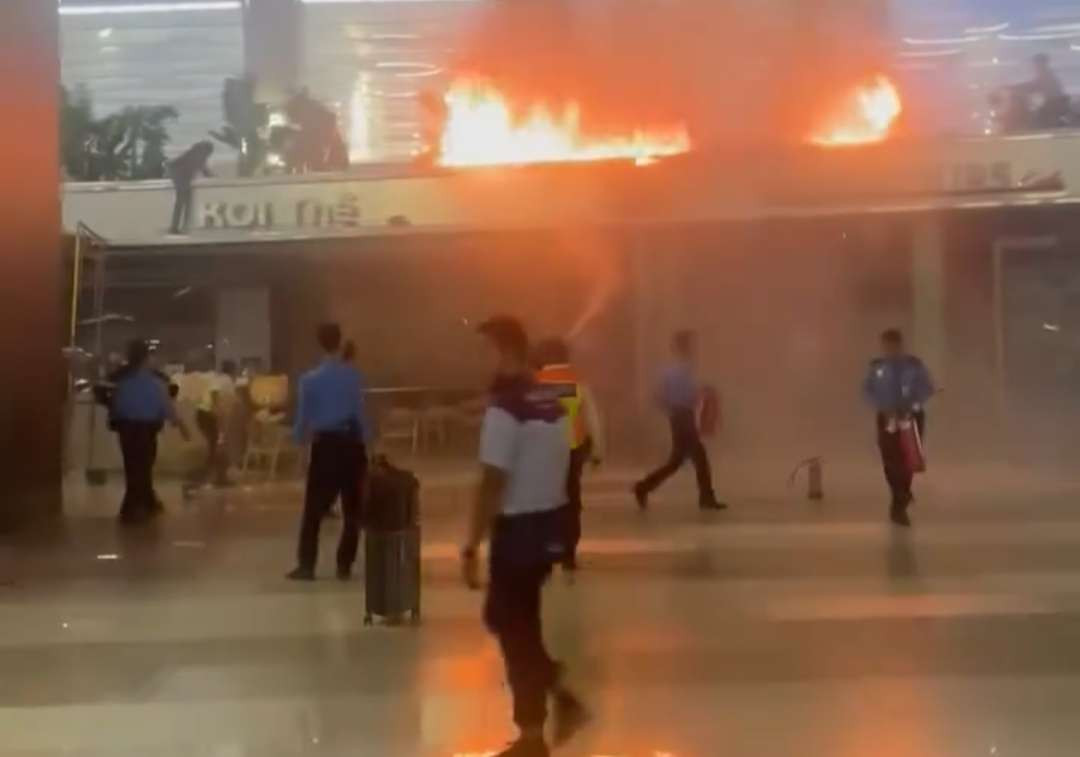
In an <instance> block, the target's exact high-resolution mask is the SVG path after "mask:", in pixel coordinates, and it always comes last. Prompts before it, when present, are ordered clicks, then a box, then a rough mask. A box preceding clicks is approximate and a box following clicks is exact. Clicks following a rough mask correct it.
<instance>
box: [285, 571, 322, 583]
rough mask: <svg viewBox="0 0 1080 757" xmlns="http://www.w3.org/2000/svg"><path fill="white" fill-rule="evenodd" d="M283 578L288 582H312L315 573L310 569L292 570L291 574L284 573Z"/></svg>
mask: <svg viewBox="0 0 1080 757" xmlns="http://www.w3.org/2000/svg"><path fill="white" fill-rule="evenodd" d="M285 578H287V579H289V580H290V581H314V580H315V571H314V570H312V569H311V568H294V569H293V571H292V572H291V573H286V574H285Z"/></svg>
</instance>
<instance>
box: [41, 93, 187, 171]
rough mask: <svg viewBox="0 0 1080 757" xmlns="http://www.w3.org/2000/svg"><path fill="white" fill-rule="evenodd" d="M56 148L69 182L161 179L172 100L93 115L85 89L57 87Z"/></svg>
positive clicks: (174, 114)
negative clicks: (57, 144)
mask: <svg viewBox="0 0 1080 757" xmlns="http://www.w3.org/2000/svg"><path fill="white" fill-rule="evenodd" d="M60 95H61V110H60V149H61V158H62V161H63V165H64V170H65V171H66V173H67V176H68V178H69V179H71V180H73V181H138V180H143V179H160V178H164V176H165V173H166V169H165V163H166V159H165V145H167V144H168V143H169V139H170V138H169V131H168V124H169V123H170V122H171V121H175V120H176V119H177V118H179V113H178V112H177V110H176V108H174V107H172V106H171V105H149V106H148V105H140V106H133V107H127V108H124V110H122V111H120V112H119V113H113V114H110V115H108V116H105V117H104V118H101V119H95V118H94V114H93V103H92V101H91V98H90V94H89V93H88V92H87V91H86V89H85V88H83V87H79V88H77V89H76V90H75V93H74V95H72V94H70V93H68V91H67V90H66V89H64V88H61V92H60Z"/></svg>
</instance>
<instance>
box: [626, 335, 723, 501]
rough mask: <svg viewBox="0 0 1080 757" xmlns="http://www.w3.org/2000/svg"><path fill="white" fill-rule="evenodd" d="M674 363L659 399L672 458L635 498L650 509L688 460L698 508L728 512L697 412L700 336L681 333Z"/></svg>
mask: <svg viewBox="0 0 1080 757" xmlns="http://www.w3.org/2000/svg"><path fill="white" fill-rule="evenodd" d="M671 350H672V355H673V357H674V360H673V361H672V363H671V365H669V366H668V368H667V369H666V370H665V371H664V373H663V376H662V377H661V379H660V387H659V391H658V397H657V399H658V400H659V402H660V406H661V408H662V409H663V410H664V412H665V413H666V414H667V416H668V421H669V423H670V424H671V455H670V456H669V457H668V461H667V462H666V463H664V464H663V465H662V466H660V467H659V468H658V469H656V470H655V471H653V472H652V473H650V474H649V475H648V476H646V477H645V478H643V479H642V480H641V481H639V482H638V483H637V484H636V485H635V486H634V497H635V498H636V499H637V503H638V507H639V508H641V509H642V510H644V509H646V508H647V507H648V505H649V495H651V494H652V493H653V492H654V491H655V490H656V489H657V488H659V487H660V485H661V484H663V483H664V482H665V481H667V480H668V479H669V478H671V476H673V475H674V474H675V473H676V472H677V471H678V470H679V468H681V467H682V466H683V465H684V464H685V463H686V461H687V460H690V462H692V463H693V464H694V472H695V473H696V474H697V485H698V506H699V507H700V508H701V509H702V510H725V509H727V505H726V504H724V503H723V502H720V501H719V500H717V499H716V494H715V493H714V492H713V481H712V467H711V466H710V464H709V454H708V451H707V450H706V449H705V444H704V443H703V442H702V441H701V434H700V432H699V430H698V424H697V408H698V404H699V403H700V402H701V400H702V397H703V389H702V387H701V385H700V384H699V382H698V379H697V375H696V374H697V336H696V335H695V334H694V332H692V331H679V332H677V333H676V334H675V336H674V337H673V338H672V341H671Z"/></svg>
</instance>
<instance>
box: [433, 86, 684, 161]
mask: <svg viewBox="0 0 1080 757" xmlns="http://www.w3.org/2000/svg"><path fill="white" fill-rule="evenodd" d="M689 149H690V135H689V133H688V131H687V129H686V127H685V126H684V125H678V126H671V127H664V128H659V129H649V128H644V127H639V128H632V129H629V130H627V131H626V132H624V133H621V134H590V133H586V131H585V129H584V128H583V127H582V109H581V105H580V104H579V103H578V102H575V101H567V102H565V103H563V104H561V105H558V106H556V107H552V106H551V105H549V104H546V103H543V102H535V103H533V104H531V105H529V106H528V107H526V108H523V109H515V108H514V107H512V105H511V103H510V101H509V100H508V98H507V97H505V96H504V95H503V94H502V93H501V92H500V91H499V90H498V89H497V88H496V87H495V86H494V85H492V84H490V83H489V82H486V81H484V80H480V79H463V80H459V81H457V82H455V83H454V84H453V85H452V86H451V87H450V89H449V91H448V92H447V93H446V122H445V125H444V128H443V132H442V139H441V144H440V158H439V162H440V163H441V164H442V165H445V166H493V165H505V164H523V163H556V162H563V161H575V162H578V161H594V160H619V159H625V160H633V161H634V162H635V163H637V164H639V165H643V164H646V163H651V162H653V161H654V160H656V159H657V158H659V157H663V156H668V155H678V154H679V153H684V152H687V151H688V150H689Z"/></svg>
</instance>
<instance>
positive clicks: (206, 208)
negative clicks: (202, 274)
mask: <svg viewBox="0 0 1080 757" xmlns="http://www.w3.org/2000/svg"><path fill="white" fill-rule="evenodd" d="M359 225H360V201H359V198H358V197H357V196H356V195H354V194H352V193H348V192H346V193H344V194H342V195H340V197H338V199H337V201H335V202H324V201H323V200H320V199H312V198H305V199H301V200H296V201H293V202H289V203H283V202H274V201H272V200H266V201H258V200H248V199H247V198H241V199H239V200H225V201H212V202H203V203H202V204H201V206H200V207H199V216H198V226H199V228H201V229H270V228H273V227H274V226H289V227H293V228H313V229H335V228H340V229H349V228H355V227H356V226H359Z"/></svg>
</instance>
